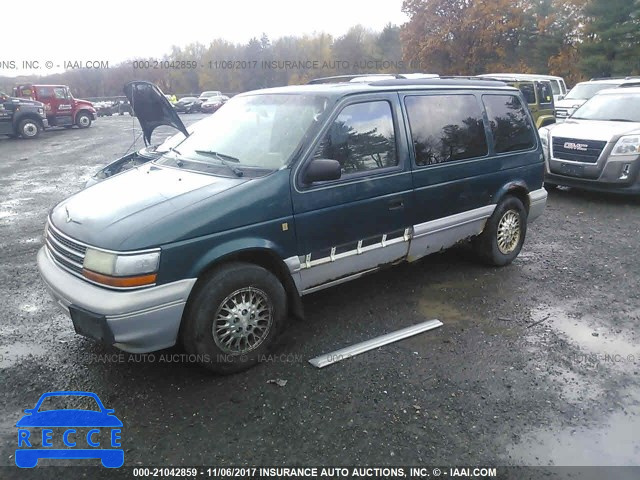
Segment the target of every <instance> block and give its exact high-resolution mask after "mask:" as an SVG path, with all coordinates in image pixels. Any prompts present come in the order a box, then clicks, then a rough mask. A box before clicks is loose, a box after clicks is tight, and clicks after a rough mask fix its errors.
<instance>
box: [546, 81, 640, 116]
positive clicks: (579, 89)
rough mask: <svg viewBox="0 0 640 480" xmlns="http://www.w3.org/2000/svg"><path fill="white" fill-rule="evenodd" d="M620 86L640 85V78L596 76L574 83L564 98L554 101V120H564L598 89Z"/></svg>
mask: <svg viewBox="0 0 640 480" xmlns="http://www.w3.org/2000/svg"><path fill="white" fill-rule="evenodd" d="M622 86H629V87H630V86H640V78H631V77H626V78H596V79H591V80H589V81H588V82H580V83H578V84H576V85H575V86H574V87H573V88H572V89H571V90H569V93H567V95H566V96H565V97H564V98H562V99H560V100H559V101H557V102H556V122H563V121H564V120H566V119H567V118H568V117H570V116H571V114H572V113H573V112H574V111H575V110H576V109H577V108H578V107H579V106H580V105H582V104H583V103H584V102H586V101H587V100H589V99H590V98H591V97H593V96H594V95H595V94H596V93H598V92H599V91H600V90H604V89H606V88H615V87H622Z"/></svg>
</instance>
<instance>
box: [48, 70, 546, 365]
mask: <svg viewBox="0 0 640 480" xmlns="http://www.w3.org/2000/svg"><path fill="white" fill-rule="evenodd" d="M125 92H126V93H127V96H128V97H129V99H130V100H131V103H132V104H133V105H134V107H135V108H136V113H137V114H138V120H139V121H140V124H141V126H142V130H143V133H144V137H145V142H149V141H150V138H151V133H152V132H153V129H154V128H156V127H157V126H159V125H171V126H173V127H175V128H177V129H179V130H180V131H181V132H182V134H184V135H185V136H186V138H185V139H183V140H181V141H179V143H177V144H176V145H174V146H173V148H171V149H170V150H169V151H168V152H166V153H164V154H162V155H161V156H160V157H158V158H156V159H155V160H153V161H150V162H148V163H146V164H143V165H139V166H137V167H136V168H132V169H129V170H126V171H124V172H122V173H116V174H115V175H113V176H111V177H110V178H107V179H106V180H103V181H101V182H98V183H96V184H94V185H92V186H91V187H89V188H87V189H85V190H82V191H80V192H78V193H76V194H74V195H72V196H71V197H69V198H67V199H66V200H63V201H62V202H60V203H59V204H58V205H57V206H55V207H54V208H53V209H52V210H51V212H50V215H49V217H48V220H47V224H46V231H45V246H44V247H43V248H42V249H41V250H40V251H39V253H38V267H39V270H40V273H41V275H42V278H43V279H44V282H45V284H46V286H47V288H48V289H49V291H50V292H51V293H52V295H53V297H54V298H55V299H56V303H57V304H58V305H61V306H62V307H63V309H64V310H65V311H66V312H67V313H68V315H69V316H70V317H71V320H72V322H73V324H74V326H75V329H76V331H77V332H79V333H81V334H82V335H85V336H88V337H91V338H94V339H96V340H98V341H101V342H104V343H108V344H111V345H115V346H116V347H118V348H120V349H122V350H125V351H129V352H138V353H140V352H149V351H154V350H158V349H163V348H167V347H170V346H172V345H174V344H175V343H176V342H178V341H180V342H181V343H182V344H183V345H184V346H185V348H186V350H187V351H188V352H189V353H192V354H194V355H195V357H194V358H197V359H198V361H200V363H201V364H202V365H203V366H205V367H207V368H209V369H211V370H213V371H215V372H219V373H231V372H236V371H239V370H242V369H245V368H248V367H249V366H251V365H254V364H255V363H257V362H258V361H259V360H260V359H261V358H263V357H262V356H264V355H265V353H266V352H268V350H269V348H270V347H271V346H272V344H273V342H274V340H275V339H276V337H277V336H278V334H279V333H280V332H282V330H283V329H284V328H286V321H287V319H288V317H289V316H297V317H302V316H303V308H302V303H301V297H302V296H303V295H307V294H309V293H312V292H316V291H318V290H322V289H324V288H328V287H331V286H334V285H338V284H341V283H343V282H346V281H349V280H352V279H355V278H358V277H360V276H362V275H364V274H367V273H371V272H374V271H378V270H380V269H381V268H383V267H385V266H388V265H393V264H397V263H400V262H403V261H409V262H413V261H416V260H418V259H419V258H422V257H424V256H426V255H429V254H432V253H436V252H440V251H442V250H443V249H446V248H448V247H451V246H453V245H456V244H458V243H460V242H465V241H467V240H469V241H470V242H471V245H472V246H473V248H474V249H475V251H476V252H477V253H478V255H479V257H480V259H482V260H483V261H484V262H486V263H488V264H491V265H506V264H509V263H510V262H512V261H513V260H514V259H515V258H516V256H517V255H518V254H519V252H520V250H521V248H522V246H523V244H524V240H525V235H526V232H527V225H528V224H529V223H530V222H532V221H533V220H535V219H536V218H537V217H538V216H540V215H541V214H542V212H543V210H544V208H545V204H546V198H547V193H546V191H545V189H544V188H543V187H542V182H543V175H544V161H543V155H542V147H541V145H540V142H539V140H538V134H537V130H536V129H535V125H534V122H533V118H532V117H531V114H530V113H529V111H528V109H527V108H526V104H525V102H524V100H523V97H522V94H521V93H520V92H519V91H518V90H517V89H515V88H512V87H509V86H506V85H504V84H503V83H501V82H491V81H478V80H476V81H464V80H439V79H434V80H428V79H427V80H407V79H392V80H386V81H374V82H369V83H349V82H345V83H342V84H340V85H322V84H320V85H302V86H289V87H282V88H274V89H267V90H260V91H255V92H248V93H244V94H241V95H237V96H235V97H233V98H232V99H230V100H229V102H227V104H226V105H225V107H224V108H223V109H221V110H220V111H219V112H217V113H216V114H215V115H210V116H208V117H207V118H206V119H204V120H202V121H201V122H199V123H198V126H197V128H196V129H195V130H193V131H192V132H188V131H187V130H186V129H185V127H184V125H183V124H182V122H181V120H180V118H179V117H178V116H177V115H176V113H175V111H174V110H173V109H172V108H171V106H170V104H169V102H168V101H167V99H166V98H165V97H164V96H163V95H162V92H161V91H160V90H159V89H158V88H157V87H156V86H155V85H153V84H150V83H147V82H133V83H131V84H128V85H127V86H126V87H125ZM425 206H426V207H425Z"/></svg>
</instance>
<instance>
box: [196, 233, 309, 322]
mask: <svg viewBox="0 0 640 480" xmlns="http://www.w3.org/2000/svg"><path fill="white" fill-rule="evenodd" d="M232 260H241V261H242V260H245V261H249V262H252V263H257V264H260V265H261V266H263V267H265V268H267V269H268V270H270V271H271V272H272V273H274V274H275V275H276V276H277V277H278V278H279V279H280V280H281V281H282V284H283V286H284V288H285V291H286V292H287V299H288V305H289V311H290V313H291V314H292V315H293V316H294V317H296V318H298V319H303V318H304V307H303V305H302V297H301V296H300V291H299V290H298V286H297V285H298V282H296V281H295V280H294V278H293V277H292V276H291V273H290V271H289V268H288V267H287V265H286V264H285V263H284V260H283V252H281V249H280V248H279V247H278V246H277V245H276V244H275V243H273V242H271V241H269V240H265V239H262V238H255V237H254V238H244V239H240V240H232V241H228V242H225V243H222V244H220V245H217V246H216V247H214V248H213V249H211V250H209V251H208V252H207V253H206V254H205V255H203V256H202V257H201V258H200V259H199V260H198V261H197V262H196V263H194V265H193V266H192V268H191V269H190V270H189V278H200V276H201V275H202V274H203V273H204V272H206V271H207V270H209V269H210V268H213V267H215V266H216V265H220V264H222V263H224V262H226V261H232Z"/></svg>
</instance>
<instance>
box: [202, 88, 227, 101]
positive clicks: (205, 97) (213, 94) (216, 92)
mask: <svg viewBox="0 0 640 480" xmlns="http://www.w3.org/2000/svg"><path fill="white" fill-rule="evenodd" d="M221 96H222V92H220V91H219V90H207V91H204V92H202V93H201V94H200V96H199V97H198V100H200V101H201V102H202V103H204V102H206V101H207V100H208V99H209V98H211V97H221Z"/></svg>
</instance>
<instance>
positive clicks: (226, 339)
mask: <svg viewBox="0 0 640 480" xmlns="http://www.w3.org/2000/svg"><path fill="white" fill-rule="evenodd" d="M238 303H240V305H239V306H238ZM231 307H232V308H231ZM245 307H246V308H245ZM233 308H240V309H239V310H237V311H234V310H233ZM251 308H255V309H256V313H254V312H252V311H251ZM225 312H226V313H227V315H226V317H227V319H225V318H224V317H225V315H224V313H225ZM286 319H287V295H286V292H285V290H284V287H283V286H282V284H281V283H280V281H279V280H278V278H277V277H276V276H275V275H274V274H272V273H271V272H269V271H268V270H266V269H264V268H262V267H260V266H258V265H253V264H250V263H240V262H233V263H229V264H226V265H224V266H222V267H220V268H218V269H216V270H214V271H213V272H211V273H210V274H208V275H207V276H206V277H205V278H204V279H203V280H202V283H201V284H200V285H199V286H198V287H197V290H196V292H195V293H194V295H193V296H192V297H191V299H190V300H189V303H188V304H187V309H186V311H185V316H184V318H183V322H184V325H183V328H182V332H181V333H182V342H183V345H184V348H185V350H186V351H187V352H188V353H189V354H192V355H195V356H196V357H197V362H198V363H199V364H200V365H202V366H203V367H205V368H207V369H208V370H210V371H212V372H215V373H219V374H223V375H228V374H231V373H236V372H241V371H243V370H246V369H248V368H250V367H252V366H254V365H256V364H257V363H258V362H259V361H260V358H261V357H263V356H264V355H265V354H266V353H267V352H268V351H269V348H270V347H271V346H272V345H273V343H274V341H275V339H276V338H277V336H278V334H279V333H280V331H281V330H282V328H283V326H284V324H285V322H286ZM223 322H224V323H223ZM215 325H217V329H215V330H214V326H215ZM258 325H260V329H259V330H258V329H257V328H256V327H257V326H258ZM250 332H259V333H258V335H256V334H255V333H253V334H252V333H250ZM234 336H235V337H236V338H235V339H234ZM251 343H253V345H251Z"/></svg>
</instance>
